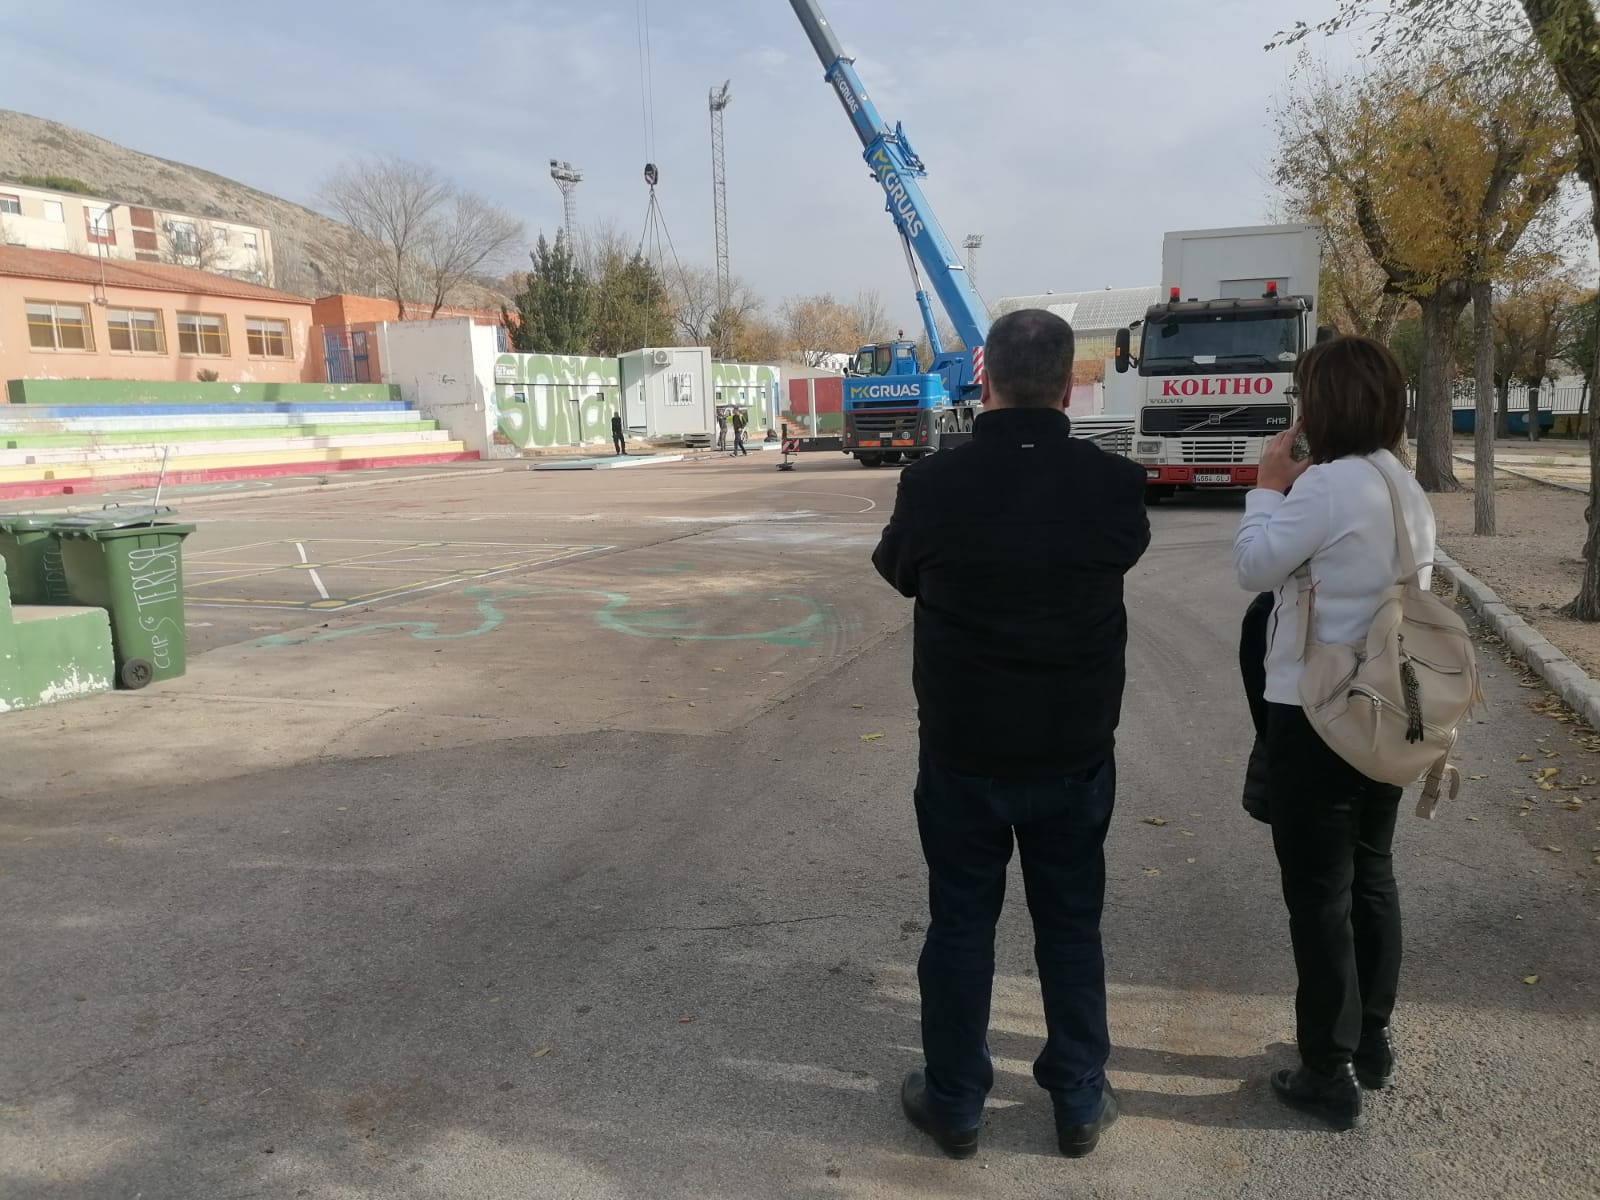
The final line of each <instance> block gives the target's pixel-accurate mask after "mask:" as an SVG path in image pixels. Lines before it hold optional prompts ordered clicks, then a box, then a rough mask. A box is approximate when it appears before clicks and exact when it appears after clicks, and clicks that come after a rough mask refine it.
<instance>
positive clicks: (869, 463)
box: [856, 453, 883, 467]
mask: <svg viewBox="0 0 1600 1200" xmlns="http://www.w3.org/2000/svg"><path fill="white" fill-rule="evenodd" d="M856 461H857V462H858V463H860V464H861V465H862V466H863V467H881V466H883V455H881V454H876V453H873V454H858V455H856Z"/></svg>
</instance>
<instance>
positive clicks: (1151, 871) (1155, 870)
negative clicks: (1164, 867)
mask: <svg viewBox="0 0 1600 1200" xmlns="http://www.w3.org/2000/svg"><path fill="white" fill-rule="evenodd" d="M1144 873H1145V874H1146V875H1150V876H1156V875H1159V874H1161V868H1160V867H1145V868H1144Z"/></svg>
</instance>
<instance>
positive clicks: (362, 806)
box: [0, 454, 1600, 1200]
mask: <svg viewBox="0 0 1600 1200" xmlns="http://www.w3.org/2000/svg"><path fill="white" fill-rule="evenodd" d="M775 467H776V456H775V455H757V454H753V455H751V456H750V457H749V458H748V459H740V460H730V459H726V458H720V457H719V458H706V459H701V460H697V461H683V462H677V463H671V464H666V465H661V466H653V467H648V468H640V469H635V470H627V471H549V472H546V471H528V470H520V469H513V470H497V471H491V470H463V471H460V472H458V473H447V474H444V475H443V476H442V477H430V478H401V479H397V480H395V481H393V482H386V483H381V484H378V485H375V486H362V487H349V488H344V487H341V488H335V487H328V488H315V487H312V488H306V489H301V488H276V489H251V490H250V491H249V493H248V494H247V493H246V492H245V491H243V490H241V491H239V492H238V493H236V494H227V493H222V494H218V493H211V494H209V495H204V496H203V497H201V496H197V494H195V493H180V494H178V495H176V496H174V497H172V499H173V500H174V502H175V503H177V504H178V506H179V510H180V517H181V519H184V520H188V521H193V522H194V523H195V524H196V526H197V529H196V532H195V534H194V535H193V536H192V537H191V538H190V539H189V541H188V543H187V544H186V547H185V569H186V580H185V585H186V593H187V596H188V599H189V609H188V621H189V629H188V636H189V641H190V648H191V661H190V667H189V673H188V674H187V675H186V676H185V677H184V678H183V679H180V680H176V681H172V682H170V683H166V684H160V685H155V686H152V687H150V688H148V689H145V690H143V691H138V692H122V693H117V694H114V695H110V696H105V697H99V698H95V699H91V700H85V701H79V702H74V703H72V704H70V705H63V706H56V707H51V708H46V709H39V710H33V711H30V712H25V713H17V714H10V715H8V716H7V717H5V718H3V720H0V937H3V939H4V942H5V945H6V946H7V959H6V969H5V970H4V971H0V1195H3V1196H5V1197H6V1198H7V1200H10V1198H11V1197H17V1198H18V1200H102V1198H103V1200H155V1198H156V1197H160V1198H162V1200H166V1198H169V1197H170V1198H187V1197H195V1198H202V1200H243V1198H245V1197H280V1196H282V1197H295V1198H298V1197H308V1198H314V1200H353V1198H356V1197H363V1198H365V1197H385V1198H391V1197H393V1198H398V1200H412V1198H416V1200H421V1198H424V1197H427V1198H430V1200H432V1198H435V1197H473V1198H474V1200H479V1198H482V1200H500V1198H506V1200H510V1198H512V1197H516V1198H518V1200H522V1198H525V1197H552V1198H562V1200H624V1198H628V1200H632V1198H650V1200H657V1198H661V1200H669V1198H670V1200H750V1198H755V1197H760V1198H766V1197H772V1198H775V1200H776V1198H789V1197H793V1198H796V1200H819V1198H822V1197H828V1198H845V1197H849V1198H857V1197H861V1198H869V1200H878V1198H883V1200H901V1198H910V1197H950V1198H954V1197H966V1196H982V1197H996V1198H1011V1197H1017V1198H1030V1200H1031V1198H1035V1197H1040V1198H1042V1197H1052V1198H1053V1197H1060V1196H1073V1197H1093V1198H1105V1200H1134V1198H1139V1200H1143V1198H1146V1197H1152V1198H1154V1197H1161V1198H1165V1197H1183V1198H1189V1197H1192V1198H1195V1200H1215V1198H1217V1197H1249V1198H1259V1200H1280V1198H1289V1200H1296V1198H1299V1197H1307V1198H1312V1197H1315V1198H1317V1200H1323V1198H1328V1197H1351V1198H1355V1197H1361V1198H1363V1200H1365V1198H1368V1197H1385V1198H1389V1197H1395V1198H1412V1197H1415V1198H1417V1200H1432V1198H1434V1197H1440V1196H1450V1197H1453V1198H1476V1197H1484V1198H1489V1197H1495V1198H1501V1197H1529V1198H1530V1200H1531V1198H1534V1197H1537V1198H1538V1200H1568V1198H1572V1200H1592V1197H1594V1196H1596V1195H1597V1194H1600V1156H1597V1153H1596V1150H1595V1144H1594V1134H1593V1113H1594V1112H1595V1111H1596V1109H1597V1107H1600V1067H1597V1065H1596V1060H1597V1055H1596V1047H1600V1018H1597V1014H1596V1003H1595V996H1596V994H1597V988H1600V965H1597V961H1596V959H1595V956H1594V954H1593V948H1594V946H1595V944H1596V936H1597V934H1600V888H1597V882H1600V879H1597V876H1600V864H1596V863H1594V862H1593V861H1592V860H1593V859H1595V858H1596V856H1600V826H1597V818H1596V816H1595V813H1596V812H1597V811H1600V801H1594V802H1592V803H1591V800H1592V794H1591V790H1590V789H1592V785H1591V784H1588V783H1584V782H1582V781H1584V780H1592V779H1593V778H1596V777H1600V737H1597V736H1596V735H1595V734H1593V733H1591V732H1589V731H1585V730H1582V729H1579V728H1577V727H1576V726H1575V725H1574V724H1573V723H1571V721H1570V720H1569V719H1568V718H1567V716H1566V715H1565V714H1563V713H1562V711H1561V710H1560V707H1559V705H1553V704H1552V703H1551V701H1550V700H1549V698H1548V697H1547V696H1545V694H1544V693H1543V691H1542V689H1540V688H1538V687H1536V686H1533V685H1531V684H1530V682H1529V681H1528V680H1527V679H1526V678H1525V677H1524V675H1523V674H1522V673H1521V672H1520V671H1519V670H1517V669H1515V668H1514V667H1512V666H1511V665H1508V664H1507V663H1506V662H1505V661H1504V659H1503V657H1502V655H1501V653H1500V651H1499V648H1498V647H1496V646H1493V645H1491V644H1487V643H1486V644H1485V645H1484V647H1483V664H1484V670H1485V673H1486V679H1485V683H1486V687H1487V689H1488V691H1489V693H1490V699H1491V706H1490V711H1489V712H1488V713H1487V714H1486V715H1485V717H1484V718H1483V720H1482V721H1481V722H1480V723H1479V724H1476V725H1474V727H1473V728H1472V729H1471V730H1469V731H1468V735H1467V737H1466V738H1465V744H1464V748H1463V753H1462V757H1461V766H1462V771H1463V774H1464V775H1466V776H1468V780H1467V783H1466V788H1465V791H1464V792H1463V795H1462V797H1461V798H1460V799H1459V800H1458V801H1455V802H1452V803H1450V804H1447V805H1446V806H1445V808H1444V810H1443V811H1442V813H1441V816H1440V818H1439V820H1437V821H1435V822H1432V823H1425V822H1421V821H1418V820H1416V819H1414V818H1412V817H1410V816H1409V815H1405V816H1404V817H1403V822H1402V830H1401V834H1400V838H1399V841H1398V846H1397V856H1398V873H1399V875H1400V879H1401V886H1402V890H1403V895H1404V898H1405V903H1406V916H1407V953H1408V958H1407V966H1406V973H1405V978H1404V980H1403V983H1402V1005H1401V1009H1400V1012H1399V1014H1398V1015H1397V1022H1396V1024H1397V1035H1398V1038H1399V1043H1400V1048H1401V1054H1402V1056H1403V1058H1402V1064H1401V1071H1400V1077H1399V1082H1398V1083H1397V1086H1396V1087H1395V1088H1394V1089H1393V1090H1392V1091H1391V1092H1388V1093H1385V1094H1383V1095H1380V1096H1377V1097H1376V1098H1375V1099H1374V1102H1373V1104H1372V1114H1371V1119H1370V1121H1369V1124H1368V1125H1367V1126H1366V1127H1365V1128H1364V1129H1362V1130H1360V1131H1358V1132H1356V1133H1354V1134H1351V1135H1344V1136H1341V1135H1336V1134H1332V1133H1328V1132H1325V1131H1322V1130H1319V1129H1317V1128H1315V1127H1314V1126H1312V1125H1310V1124H1308V1123H1307V1122H1305V1121H1303V1120H1301V1119H1300V1118H1298V1117H1296V1116H1294V1115H1293V1114H1290V1113H1287V1112H1285V1111H1283V1110H1281V1109H1280V1108H1279V1107H1278V1106H1277V1105H1276V1104H1275V1102H1274V1101H1273V1100H1272V1098H1271V1095H1270V1092H1269V1090H1268V1087H1267V1084H1266V1073H1267V1072H1268V1070H1269V1069H1270V1068H1272V1067H1274V1066H1277V1065H1282V1064H1285V1063H1288V1062H1290V1061H1291V1060H1292V1055H1293V1050H1292V1046H1291V1045H1290V1042H1291V1041H1292V1031H1293V1016H1292V1002H1291V998H1292V987H1293V972H1292V966H1291V963H1290V959H1289V952H1288V947H1287V937H1286V930H1285V922H1284V918H1283V914H1282V911H1281V904H1280V901H1279V900H1278V897H1277V894H1276V880H1275V876H1274V865H1273V863H1272V856H1271V848H1270V841H1269V839H1268V837H1267V834H1266V832H1265V830H1264V829H1262V828H1261V827H1260V826H1258V825H1256V824H1255V823H1253V822H1251V821H1250V820H1249V819H1248V818H1247V817H1246V816H1245V815H1244V814H1243V812H1242V811H1241V810H1240V808H1239V802H1238V791H1239V783H1240V780H1241V778H1242V772H1243V759H1244V755H1245V753H1246V751H1247V750H1248V744H1247V740H1246V736H1245V730H1246V728H1247V718H1246V716H1245V713H1244V707H1243V702H1242V698H1241V697H1240V696H1239V694H1238V687H1237V677H1236V666H1235V664H1234V648H1235V641H1236V637H1237V628H1238V618H1239V616H1240V614H1241V612H1242V609H1243V604H1244V602H1245V600H1246V597H1244V596H1243V595H1242V594H1240V593H1239V592H1238V591H1237V590H1236V589H1235V587H1234V585H1233V582H1232V579H1231V559H1230V554H1229V546H1230V543H1231V537H1232V531H1233V527H1234V525H1235V524H1236V522H1237V520H1238V512H1239V503H1238V500H1237V499H1236V498H1216V499H1209V500H1204V501H1180V502H1179V503H1177V504H1173V505H1169V506H1163V507H1162V508H1160V509H1157V510H1154V512H1153V513H1152V518H1153V524H1154V525H1155V542H1154V544H1153V546H1152V548H1151V551H1150V553H1149V555H1148V556H1147V558H1146V560H1145V562H1144V563H1143V564H1141V566H1140V567H1139V568H1138V569H1137V570H1136V571H1135V573H1134V574H1133V575H1132V576H1131V577H1130V579H1129V584H1128V595H1129V606H1130V614H1131V623H1132V638H1131V645H1130V651H1129V665H1130V682H1129V691H1128V702H1127V704H1126V706H1125V712H1124V720H1123V728H1122V733H1121V749H1120V754H1119V770H1120V787H1119V800H1118V811H1117V815H1116V818H1115V821H1114V824H1113V828H1112V832H1111V837H1110V842H1109V848H1108V874H1109V884H1108V904H1107V915H1106V937H1107V954H1108V962H1109V983H1110V993H1111V1007H1112V1024H1113V1038H1114V1041H1115V1043H1116V1049H1115V1050H1114V1053H1113V1058H1112V1062H1111V1074H1112V1078H1113V1080H1114V1082H1115V1083H1116V1085H1117V1086H1118V1087H1119V1089H1120V1090H1121V1094H1122V1097H1123V1102H1124V1110H1125V1114H1126V1115H1125V1116H1124V1118H1123V1120H1122V1122H1120V1123H1119V1124H1118V1126H1117V1127H1116V1129H1115V1130H1114V1131H1113V1132H1112V1133H1111V1134H1109V1135H1108V1136H1107V1138H1106V1140H1105V1142H1104V1143H1103V1145H1102V1148H1101V1150H1100V1151H1098V1152H1097V1153H1096V1154H1095V1155H1094V1156H1093V1157H1092V1158H1090V1159H1088V1160H1084V1161H1082V1162H1068V1161H1066V1160H1063V1159H1061V1158H1060V1157H1059V1156H1057V1155H1055V1154H1054V1153H1053V1152H1052V1139H1051V1129H1050V1116H1049V1107H1048V1104H1047V1103H1046V1102H1045V1100H1044V1097H1043V1094H1042V1093H1040V1092H1039V1091H1038V1089H1037V1088H1036V1087H1035V1086H1034V1085H1033V1083H1032V1080H1031V1077H1030V1074H1029V1070H1030V1062H1031V1059H1032V1056H1033V1055H1034V1054H1035V1053H1036V1052H1037V1047H1038V1045H1039V1041H1040V1038H1041V1036H1042V1020H1041V1016H1040V1009H1039V1003H1038V999H1037V990H1036V980H1035V971H1034V967H1033V963H1032V959H1031V947H1030V941H1029V938H1028V930H1027V923H1026V917H1025V915H1024V914H1023V913H1022V912H1021V911H1020V910H1018V909H1013V911H1010V912H1009V913H1008V915H1007V917H1006V919H1005V921H1004V923H1003V926H1002V931H1001V940H1000V947H999V958H998V971H997V982H996V997H995V1009H994V1036H993V1039H992V1048H993V1052H994V1056H995V1063H996V1070H997V1080H998V1082H997V1087H996V1091H995V1093H994V1096H993V1098H992V1103H991V1107H990V1119H989V1125H988V1127H987V1129H986V1131H985V1134H984V1143H983V1149H982V1151H981V1152H980V1155H979V1157H978V1158H977V1159H975V1160H973V1161H970V1162H966V1163H955V1162H951V1161H948V1160H945V1159H943V1158H941V1157H940V1156H938V1155H937V1154H936V1153H935V1152H934V1151H933V1150H932V1147H931V1145H930V1144H928V1143H927V1142H926V1140H925V1139H922V1138H920V1137H919V1136H918V1135H916V1134H914V1133H913V1132H912V1131H910V1130H909V1129H908V1128H907V1127H906V1126H905V1123H904V1121H903V1119H902V1118H901V1117H900V1115H899V1112H898V1108H897V1101H896V1095H897V1089H898V1085H899V1080H900V1078H901V1076H902V1075H903V1073H904V1072H905V1071H906V1070H907V1069H909V1068H910V1067H912V1066H914V1065H916V1063H917V1061H918V1058H917V1049H916V1046H917V1008H916V978H915V962H916V953H917V949H918V945H919V941H920V937H921V931H922V928H923V923H924V922H925V919H926V912H925V904H924V898H923V895H922V888H923V878H922V868H921V861H920V856H919V852H918V849H917V844H916V836H915V829H914V823H913V818H912V812H911V804H910V796H909V791H910V783H911V780H912V777H913V774H914V771H915V764H916V737H915V729H916V714H915V705H914V702H913V700H912V697H911V691H910V620H911V611H910V605H909V604H908V603H907V602H905V601H904V600H902V599H901V598H900V597H898V596H897V595H895V594H894V593H893V591H892V590H891V589H889V588H888V587H887V586H886V585H884V584H883V583H882V582H881V581H880V580H879V579H878V578H877V576H876V575H875V573H874V572H873V571H872V568H871V565H870V562H869V555H870V553H871V549H872V547H873V545H874V544H875V542H876V540H877V537H878V533H879V531H880V530H881V528H882V525H883V523H884V521H885V520H886V519H887V515H888V511H889V509H890V508H891V506H892V504H893V497H894V487H895V480H896V478H897V472H896V471H895V470H892V469H891V470H875V471H867V470H862V469H860V468H858V467H856V466H854V465H853V464H851V463H850V462H848V461H847V460H845V459H843V457H842V456H838V455H819V456H816V457H814V458H809V459H808V458H802V460H801V462H800V464H799V466H798V467H797V469H795V470H794V471H791V472H779V471H777V470H776V469H775ZM1551 767H1557V768H1559V769H1560V770H1559V772H1558V775H1557V776H1556V777H1555V778H1556V783H1553V784H1552V786H1551V787H1550V788H1549V789H1545V788H1544V787H1543V786H1542V784H1543V783H1545V782H1550V781H1551V778H1552V777H1551V776H1548V775H1543V774H1542V773H1543V772H1546V771H1548V770H1549V769H1550V768H1551ZM1536 776H1537V778H1536ZM1569 784H1570V786H1569ZM1575 802H1576V803H1575ZM1591 847H1593V849H1592V850H1591ZM1013 898H1014V901H1020V899H1021V888H1020V882H1019V883H1018V886H1016V887H1015V889H1014V892H1013Z"/></svg>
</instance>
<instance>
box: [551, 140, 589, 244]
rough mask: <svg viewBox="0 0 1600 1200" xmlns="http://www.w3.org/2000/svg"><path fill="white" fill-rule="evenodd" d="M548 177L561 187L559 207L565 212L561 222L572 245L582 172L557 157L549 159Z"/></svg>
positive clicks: (568, 241)
mask: <svg viewBox="0 0 1600 1200" xmlns="http://www.w3.org/2000/svg"><path fill="white" fill-rule="evenodd" d="M550 178H551V179H554V180H555V181H556V186H557V187H558V188H560V189H561V208H562V211H563V212H564V213H565V221H564V222H563V224H564V226H565V228H566V231H567V245H569V246H570V245H572V238H573V235H574V234H575V233H576V230H577V224H578V185H579V184H580V183H582V182H583V172H582V171H580V170H578V168H576V167H574V166H573V165H572V164H571V163H569V162H561V161H560V160H558V159H554V158H552V159H551V160H550Z"/></svg>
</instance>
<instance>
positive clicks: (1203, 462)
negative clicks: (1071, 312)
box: [1115, 224, 1321, 501]
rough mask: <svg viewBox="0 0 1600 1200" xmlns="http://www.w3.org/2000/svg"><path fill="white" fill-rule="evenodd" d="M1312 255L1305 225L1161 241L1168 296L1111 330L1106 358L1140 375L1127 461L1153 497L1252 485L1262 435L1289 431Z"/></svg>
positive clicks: (1308, 310) (1310, 305)
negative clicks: (1113, 339)
mask: <svg viewBox="0 0 1600 1200" xmlns="http://www.w3.org/2000/svg"><path fill="white" fill-rule="evenodd" d="M1320 258H1321V240H1320V236H1319V231H1318V230H1317V228H1316V227H1315V226H1312V225H1305V224H1297V225H1273V226H1251V227H1241V228H1236V229H1210V230H1192V231H1179V232H1175V233H1169V234H1167V235H1166V239H1165V242H1164V244H1163V248H1162V275H1163V277H1164V279H1165V281H1166V283H1167V285H1168V299H1167V301H1166V302H1165V303H1163V304H1155V305H1152V306H1151V307H1150V308H1149V309H1148V310H1147V311H1146V312H1145V315H1144V318H1143V320H1141V321H1136V322H1134V324H1133V325H1132V326H1130V327H1129V328H1128V329H1123V330H1119V331H1118V333H1117V349H1116V360H1115V366H1116V370H1117V371H1118V372H1119V373H1122V374H1126V373H1128V372H1129V371H1132V370H1137V372H1138V379H1137V389H1136V391H1137V396H1136V403H1137V412H1136V414H1135V416H1136V424H1135V428H1134V433H1133V439H1132V441H1133V445H1132V447H1131V453H1130V455H1129V456H1130V457H1131V458H1133V460H1134V461H1135V462H1137V463H1139V465H1140V466H1142V467H1143V468H1144V471H1145V478H1146V480H1147V481H1148V483H1149V485H1150V491H1149V499H1150V500H1151V501H1159V500H1163V499H1165V498H1167V497H1169V496H1171V495H1173V494H1174V493H1175V492H1178V491H1187V490H1190V489H1204V488H1241V487H1251V486H1253V485H1254V484H1255V482H1256V477H1257V473H1258V471H1259V468H1260V464H1261V452H1262V450H1263V449H1265V447H1266V444H1267V442H1268V440H1269V439H1271V438H1273V437H1275V436H1276V435H1278V434H1279V433H1282V432H1283V431H1284V430H1286V429H1289V428H1290V427H1291V426H1293V424H1294V420H1295V389H1294V369H1295V365H1296V364H1297V363H1298V362H1299V361H1300V356H1301V355H1302V354H1303V353H1305V351H1306V350H1307V349H1308V348H1309V347H1310V345H1311V344H1312V342H1313V341H1314V340H1315V338H1316V336H1317V332H1316V329H1315V325H1314V320H1313V311H1314V306H1315V303H1316V294H1317V286H1318V280H1319V269H1320ZM1135 336H1137V338H1138V342H1139V351H1138V354H1137V356H1136V355H1135V354H1134V353H1133V350H1132V344H1133V339H1134V337H1135Z"/></svg>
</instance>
